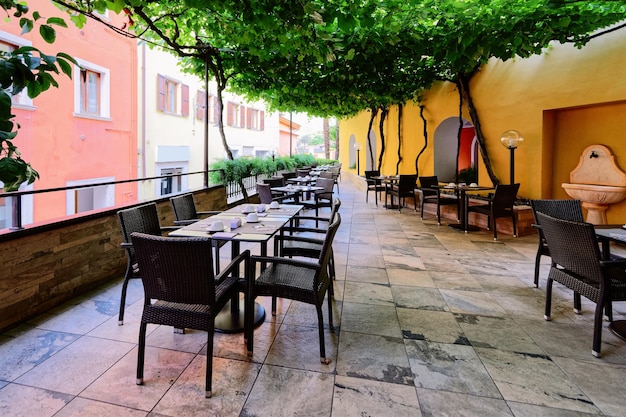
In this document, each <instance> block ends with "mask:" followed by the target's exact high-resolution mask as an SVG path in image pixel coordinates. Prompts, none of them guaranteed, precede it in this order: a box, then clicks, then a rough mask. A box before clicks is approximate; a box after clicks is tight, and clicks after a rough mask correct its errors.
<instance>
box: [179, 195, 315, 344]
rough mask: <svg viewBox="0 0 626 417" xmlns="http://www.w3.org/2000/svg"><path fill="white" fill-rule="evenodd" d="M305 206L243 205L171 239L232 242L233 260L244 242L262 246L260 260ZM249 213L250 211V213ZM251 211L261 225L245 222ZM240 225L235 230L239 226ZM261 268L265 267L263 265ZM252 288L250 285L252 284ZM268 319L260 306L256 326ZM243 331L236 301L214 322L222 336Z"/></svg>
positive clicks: (241, 314)
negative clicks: (217, 226)
mask: <svg viewBox="0 0 626 417" xmlns="http://www.w3.org/2000/svg"><path fill="white" fill-rule="evenodd" d="M303 207H304V206H302V205H296V204H280V205H279V207H278V208H275V209H272V208H270V207H269V205H264V204H240V205H237V206H235V207H232V208H230V209H228V210H226V211H223V212H221V213H219V214H215V215H213V216H210V217H206V218H204V219H201V220H198V221H197V222H194V223H192V224H190V225H187V226H185V227H182V228H180V229H178V230H174V231H172V232H170V234H169V236H174V237H176V236H199V237H206V236H210V237H211V239H216V240H225V241H229V242H231V251H232V252H231V253H232V254H231V257H232V258H234V257H235V256H237V255H238V254H239V253H240V251H241V246H240V245H241V243H242V242H252V243H255V242H256V243H259V244H260V254H261V256H267V243H268V241H269V240H270V239H271V238H272V237H274V236H275V235H276V234H280V233H282V229H283V226H285V225H286V224H287V223H289V222H290V221H292V220H293V219H294V217H295V216H297V214H298V213H299V212H300V211H301V210H302V209H303ZM248 209H250V210H248ZM249 211H254V212H255V213H257V216H258V222H254V223H252V222H248V221H247V220H246V218H247V216H248V212H249ZM218 220H219V221H221V222H222V223H223V224H224V230H223V231H215V232H211V231H209V228H210V225H211V223H213V222H215V221H218ZM238 221H239V222H240V223H241V225H240V226H238V227H236V228H233V227H231V225H233V226H234V225H235V223H236V222H238ZM261 267H264V266H263V265H261ZM250 284H251V283H250ZM264 319H265V309H264V308H263V307H262V306H261V305H260V304H258V303H255V308H254V323H255V325H258V324H260V323H261V322H263V320H264ZM243 329H244V314H243V306H242V305H241V303H240V302H239V299H237V302H236V303H233V302H232V300H231V302H230V303H229V304H228V305H227V307H225V308H224V309H223V310H222V311H221V312H220V313H219V314H218V315H217V317H216V318H215V330H216V331H219V332H222V333H239V332H242V331H243Z"/></svg>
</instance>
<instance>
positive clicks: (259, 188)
mask: <svg viewBox="0 0 626 417" xmlns="http://www.w3.org/2000/svg"><path fill="white" fill-rule="evenodd" d="M256 193H257V195H258V196H259V200H260V201H261V203H262V204H271V203H272V201H278V202H279V203H284V202H293V201H294V200H293V198H294V196H293V194H285V195H281V196H276V195H274V194H272V190H271V187H270V185H269V184H261V183H259V182H257V183H256Z"/></svg>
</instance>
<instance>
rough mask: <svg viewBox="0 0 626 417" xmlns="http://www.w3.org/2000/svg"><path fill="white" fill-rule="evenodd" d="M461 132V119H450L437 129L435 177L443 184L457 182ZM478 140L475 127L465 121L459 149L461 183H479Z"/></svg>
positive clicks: (435, 139)
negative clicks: (458, 139)
mask: <svg viewBox="0 0 626 417" xmlns="http://www.w3.org/2000/svg"><path fill="white" fill-rule="evenodd" d="M458 132H459V118H458V117H449V118H447V119H446V120H444V121H443V122H441V123H440V124H439V126H437V129H435V138H434V143H435V154H434V162H435V175H436V176H437V177H438V178H439V180H440V181H443V182H453V181H455V180H456V176H457V175H456V172H455V170H456V166H457V161H456V154H457V152H456V151H457V135H458ZM477 162H478V140H477V139H476V132H475V130H474V126H473V125H472V123H470V122H469V121H468V120H465V119H463V128H462V129H461V143H460V147H459V161H458V167H459V176H460V179H459V181H460V182H468V181H469V182H477V181H478V177H477V172H478V170H477V167H476V165H477Z"/></svg>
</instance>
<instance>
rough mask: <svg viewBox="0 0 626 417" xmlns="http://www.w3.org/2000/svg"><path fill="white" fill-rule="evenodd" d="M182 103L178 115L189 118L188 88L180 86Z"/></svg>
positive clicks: (183, 85)
mask: <svg viewBox="0 0 626 417" xmlns="http://www.w3.org/2000/svg"><path fill="white" fill-rule="evenodd" d="M181 91H182V102H181V107H180V114H181V115H183V116H184V117H187V116H189V86H188V85H185V84H181Z"/></svg>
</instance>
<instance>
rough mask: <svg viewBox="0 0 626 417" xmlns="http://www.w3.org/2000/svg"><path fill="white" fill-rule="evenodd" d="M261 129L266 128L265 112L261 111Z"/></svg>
mask: <svg viewBox="0 0 626 417" xmlns="http://www.w3.org/2000/svg"><path fill="white" fill-rule="evenodd" d="M259 130H265V112H264V111H261V115H260V116H259Z"/></svg>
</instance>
